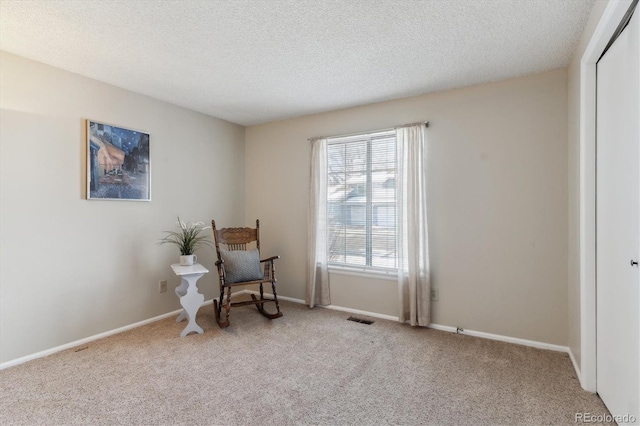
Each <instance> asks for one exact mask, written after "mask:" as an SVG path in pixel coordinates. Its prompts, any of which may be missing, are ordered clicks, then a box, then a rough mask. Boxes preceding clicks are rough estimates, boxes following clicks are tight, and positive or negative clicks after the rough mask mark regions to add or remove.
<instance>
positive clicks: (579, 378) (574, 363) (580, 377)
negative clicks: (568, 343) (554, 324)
mask: <svg viewBox="0 0 640 426" xmlns="http://www.w3.org/2000/svg"><path fill="white" fill-rule="evenodd" d="M567 353H568V354H569V359H570V360H571V364H573V369H574V370H575V371H576V375H577V376H578V380H579V381H580V386H582V388H584V385H583V384H582V374H581V373H580V366H579V365H578V363H577V362H576V359H575V357H574V356H573V351H572V350H571V348H567Z"/></svg>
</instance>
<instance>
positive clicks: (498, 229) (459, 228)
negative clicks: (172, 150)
mask: <svg viewBox="0 0 640 426" xmlns="http://www.w3.org/2000/svg"><path fill="white" fill-rule="evenodd" d="M421 120H429V121H430V122H431V127H430V128H429V129H428V131H427V133H428V138H429V152H428V155H429V158H428V168H429V187H428V197H429V198H428V205H429V207H428V209H429V231H430V241H429V244H430V251H431V266H432V286H433V287H437V288H439V289H440V301H439V302H434V303H433V321H434V322H435V323H438V324H442V325H449V326H460V327H463V328H467V329H472V330H477V331H483V332H488V333H496V334H501V335H505V336H512V337H518V338H524V339H531V340H536V341H541V342H547V343H553V344H560V345H566V344H567V306H568V304H567V242H568V236H567V218H568V213H567V204H568V198H567V197H568V195H567V164H568V159H567V152H568V150H567V70H566V69H560V70H556V71H551V72H547V73H543V74H537V75H531V76H527V77H523V78H518V79H512V80H507V81H502V82H497V83H491V84H484V85H479V86H474V87H468V88H463V89H458V90H451V91H446V92H440V93H434V94H428V95H424V96H417V97H413V98H407V99H402V100H397V101H391V102H384V103H378V104H373V105H367V106H362V107H357V108H351V109H346V110H341V111H333V112H329V113H325V114H317V115H312V116H305V117H300V118H296V119H291V120H285V121H280V122H273V123H267V124H263V125H257V126H252V127H249V128H247V130H246V182H247V185H246V207H245V208H246V221H247V223H251V221H253V220H255V218H260V220H261V226H262V239H263V252H264V254H265V255H266V254H280V255H281V256H282V259H281V261H280V263H279V269H278V275H279V276H278V278H279V292H280V294H282V295H285V296H290V297H294V298H299V299H304V297H305V277H306V253H307V205H308V184H309V156H310V147H309V143H308V142H307V138H309V137H312V136H330V135H340V134H346V133H352V132H359V131H368V130H375V129H382V128H388V127H392V126H394V125H397V124H403V123H410V122H415V121H421ZM331 280H332V282H331V285H332V288H333V289H334V290H333V291H334V294H335V295H336V296H335V297H334V300H333V303H334V304H336V305H342V306H344V307H350V308H355V309H362V310H367V311H372V312H378V313H384V314H388V315H397V306H396V305H397V296H396V295H397V292H396V290H395V283H394V282H393V281H377V280H376V281H372V280H370V279H367V278H361V277H346V278H345V277H343V276H341V277H337V276H336V275H335V274H332V277H331Z"/></svg>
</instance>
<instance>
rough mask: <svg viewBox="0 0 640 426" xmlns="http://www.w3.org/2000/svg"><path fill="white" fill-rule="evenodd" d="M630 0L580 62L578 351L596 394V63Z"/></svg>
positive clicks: (611, 14)
mask: <svg viewBox="0 0 640 426" xmlns="http://www.w3.org/2000/svg"><path fill="white" fill-rule="evenodd" d="M632 3H633V1H632V0H609V3H608V4H607V6H606V8H605V10H604V12H603V14H602V17H601V18H600V22H598V25H597V26H596V29H595V31H594V33H593V36H592V37H591V40H590V41H589V44H588V45H587V47H586V49H585V51H584V54H583V55H582V58H581V60H580V130H579V131H580V219H579V223H580V352H581V357H580V359H581V362H580V364H581V365H580V371H579V378H580V384H581V385H582V387H583V388H584V389H586V390H588V391H591V392H596V390H597V387H596V63H597V62H598V60H599V59H600V57H601V56H602V53H603V52H604V49H605V48H606V46H607V44H608V43H609V40H610V39H611V37H612V36H613V34H614V32H615V31H616V29H617V27H618V25H619V24H620V22H621V21H622V19H623V17H624V15H625V13H626V12H627V10H628V9H629V6H630V5H631V4H632Z"/></svg>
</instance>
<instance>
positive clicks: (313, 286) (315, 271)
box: [306, 139, 331, 308]
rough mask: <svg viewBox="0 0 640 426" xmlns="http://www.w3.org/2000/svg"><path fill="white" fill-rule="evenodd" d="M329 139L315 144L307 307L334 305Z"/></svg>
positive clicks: (313, 147)
mask: <svg viewBox="0 0 640 426" xmlns="http://www.w3.org/2000/svg"><path fill="white" fill-rule="evenodd" d="M327 182H328V179H327V139H313V140H312V141H311V185H310V190H309V226H308V233H309V235H308V241H309V249H308V253H309V254H308V256H309V257H308V260H307V274H308V276H307V298H306V304H307V305H309V307H311V308H313V307H314V306H315V305H330V304H331V298H330V297H329V271H328V269H327Z"/></svg>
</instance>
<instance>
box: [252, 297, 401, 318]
mask: <svg viewBox="0 0 640 426" xmlns="http://www.w3.org/2000/svg"><path fill="white" fill-rule="evenodd" d="M243 292H244V293H247V294H251V293H253V294H256V295H257V294H260V293H258V292H257V291H253V290H243ZM264 295H265V296H269V297H272V296H273V294H271V293H265V294H264ZM278 299H279V300H286V301H289V302H293V303H300V304H302V305H306V303H307V302H305V301H304V300H302V299H294V298H293V297H286V296H280V295H278ZM317 306H318V307H320V308H324V309H331V310H333V311H341V312H348V313H350V314H356V315H366V316H368V317H373V318H380V319H386V320H389V321H398V317H394V316H391V315H385V314H378V313H376V312H368V311H361V310H360V309H352V308H345V307H343V306H336V305H317Z"/></svg>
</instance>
